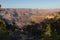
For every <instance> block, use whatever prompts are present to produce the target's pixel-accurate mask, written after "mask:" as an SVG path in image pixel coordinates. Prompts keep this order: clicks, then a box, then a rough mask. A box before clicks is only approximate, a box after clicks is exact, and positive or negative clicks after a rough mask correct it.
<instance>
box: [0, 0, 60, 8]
mask: <svg viewBox="0 0 60 40" xmlns="http://www.w3.org/2000/svg"><path fill="white" fill-rule="evenodd" d="M0 4H1V5H2V8H41V9H42V8H43V9H44V8H60V0H0Z"/></svg>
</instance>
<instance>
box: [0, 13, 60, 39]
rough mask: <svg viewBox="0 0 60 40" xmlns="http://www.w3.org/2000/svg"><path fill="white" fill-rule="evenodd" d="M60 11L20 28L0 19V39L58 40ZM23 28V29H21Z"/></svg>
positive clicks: (59, 37)
mask: <svg viewBox="0 0 60 40" xmlns="http://www.w3.org/2000/svg"><path fill="white" fill-rule="evenodd" d="M58 15H60V12H58V13H56V15H54V18H51V19H48V18H46V19H44V20H43V21H42V22H40V23H35V22H31V24H32V25H25V26H24V27H23V28H22V29H21V28H17V27H16V24H15V23H14V22H13V23H12V24H13V25H9V24H8V23H7V22H6V21H5V20H4V19H0V40H60V18H59V16H58ZM22 30H23V31H22Z"/></svg>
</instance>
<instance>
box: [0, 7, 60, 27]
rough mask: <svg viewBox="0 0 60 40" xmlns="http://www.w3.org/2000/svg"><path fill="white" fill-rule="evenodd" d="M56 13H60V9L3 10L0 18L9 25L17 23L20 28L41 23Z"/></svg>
mask: <svg viewBox="0 0 60 40" xmlns="http://www.w3.org/2000/svg"><path fill="white" fill-rule="evenodd" d="M54 12H60V9H26V8H20V9H12V8H10V9H1V12H0V18H4V19H5V20H6V21H7V22H8V24H12V22H15V23H16V25H18V26H23V25H26V24H30V23H29V22H31V21H34V22H40V21H42V20H43V19H44V18H46V17H47V18H52V17H53V16H49V14H52V13H54Z"/></svg>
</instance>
